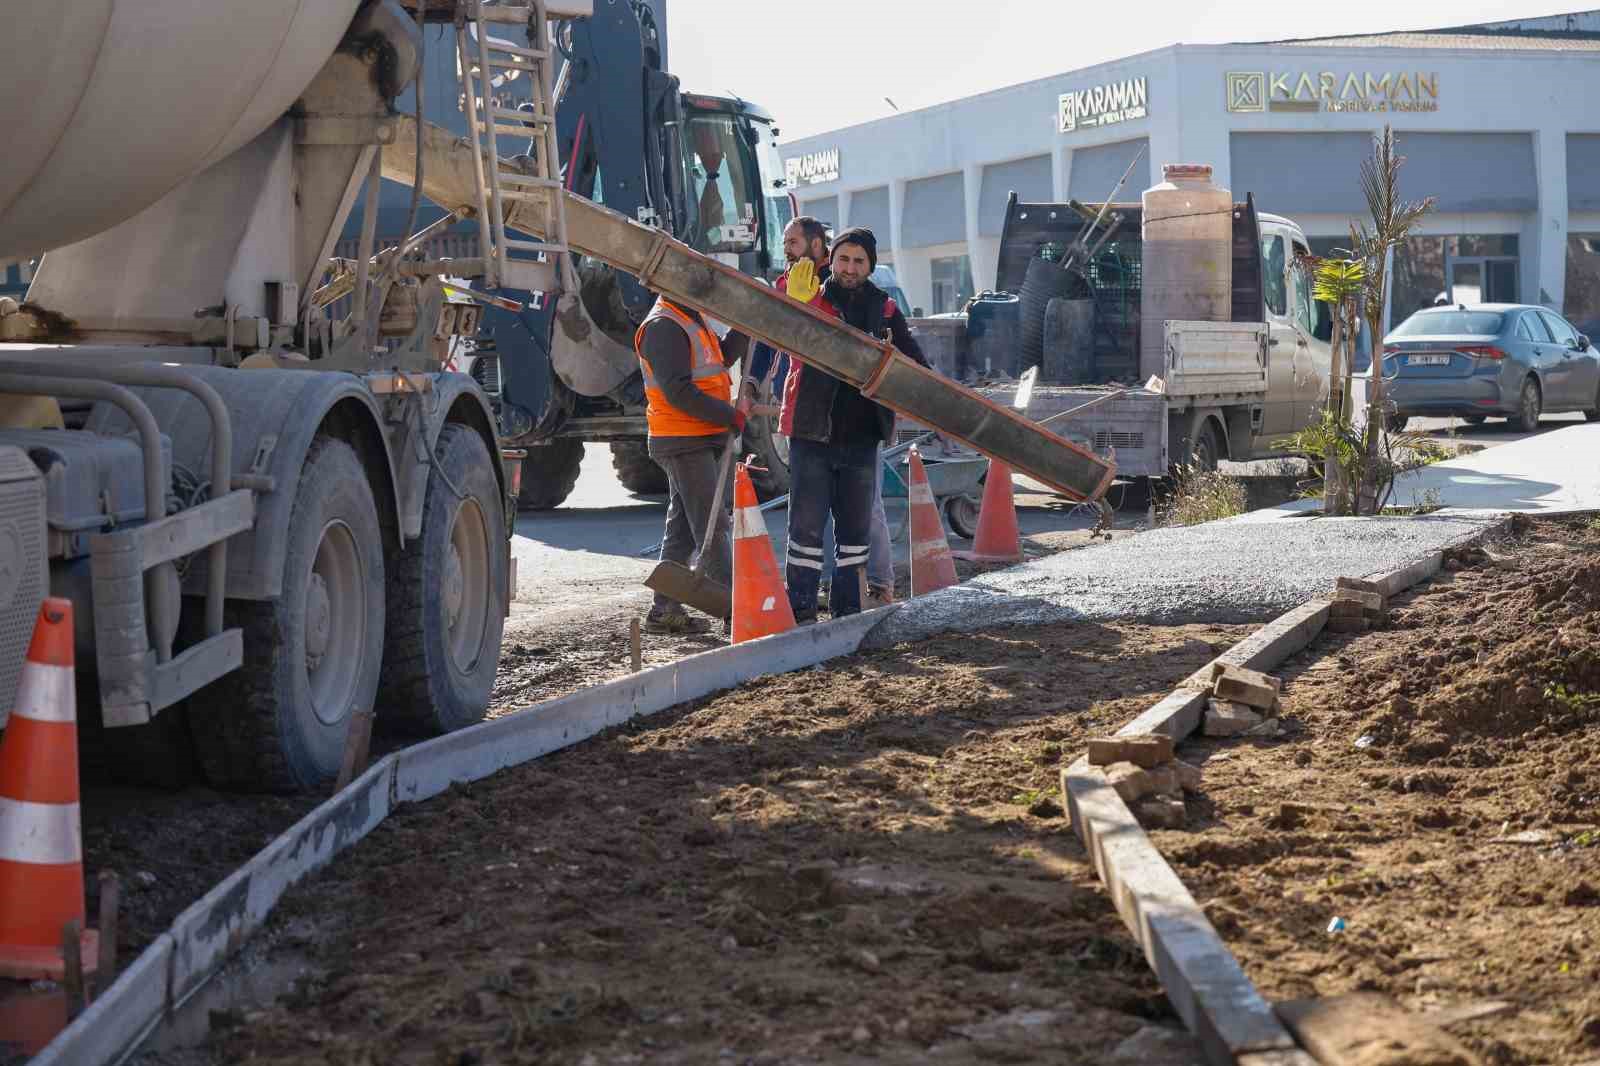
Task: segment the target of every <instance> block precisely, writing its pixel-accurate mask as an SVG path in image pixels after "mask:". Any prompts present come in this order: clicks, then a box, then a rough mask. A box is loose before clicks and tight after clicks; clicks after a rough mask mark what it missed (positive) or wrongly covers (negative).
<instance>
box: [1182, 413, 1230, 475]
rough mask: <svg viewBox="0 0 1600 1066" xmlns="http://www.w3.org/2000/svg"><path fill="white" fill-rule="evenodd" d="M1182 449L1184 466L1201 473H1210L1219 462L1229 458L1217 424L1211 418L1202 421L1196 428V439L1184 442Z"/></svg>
mask: <svg viewBox="0 0 1600 1066" xmlns="http://www.w3.org/2000/svg"><path fill="white" fill-rule="evenodd" d="M1182 449H1183V450H1182V451H1181V452H1180V453H1179V454H1180V455H1182V457H1183V458H1182V460H1181V463H1182V465H1183V466H1187V467H1190V468H1191V469H1193V470H1194V471H1196V472H1200V473H1210V472H1211V471H1213V470H1215V469H1216V468H1217V463H1218V462H1219V461H1221V460H1222V459H1225V458H1227V452H1225V451H1224V450H1223V444H1222V436H1221V434H1219V433H1218V432H1217V424H1216V423H1215V422H1213V421H1212V420H1211V419H1209V418H1202V419H1200V421H1199V423H1198V424H1197V425H1196V426H1195V428H1194V439H1193V440H1185V441H1183V442H1182Z"/></svg>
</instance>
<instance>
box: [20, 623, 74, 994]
mask: <svg viewBox="0 0 1600 1066" xmlns="http://www.w3.org/2000/svg"><path fill="white" fill-rule="evenodd" d="M85 917H86V916H85V908H84V895H83V837H82V833H81V830H80V828H79V817H78V704H77V696H76V694H75V692H74V690H73V678H72V603H71V601H70V600H63V599H56V598H51V599H47V600H45V601H44V603H42V604H40V606H39V618H38V620H37V621H36V622H35V623H34V626H33V641H32V642H31V643H30V644H29V645H28V659H27V662H25V663H24V664H23V666H22V677H21V679H20V680H19V681H18V682H17V699H16V704H15V706H13V707H12V709H11V718H10V720H9V721H8V722H7V723H6V728H5V736H4V737H3V738H0V977H12V978H18V979H23V980H27V979H31V978H35V977H48V978H51V979H54V980H60V979H61V977H62V976H63V973H64V971H65V963H64V961H63V960H62V956H61V932H62V928H63V927H64V926H65V925H66V924H67V923H68V922H69V921H73V920H76V921H77V922H78V927H79V928H80V929H82V928H83V927H84V925H85V924H86V921H85ZM80 949H81V954H82V958H83V969H84V972H85V973H89V972H91V971H92V970H93V969H94V965H95V962H96V958H97V955H98V950H97V949H98V937H97V934H96V933H94V932H93V931H90V930H85V931H84V933H83V939H82V942H81V944H80Z"/></svg>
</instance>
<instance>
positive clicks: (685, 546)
mask: <svg viewBox="0 0 1600 1066" xmlns="http://www.w3.org/2000/svg"><path fill="white" fill-rule="evenodd" d="M705 440H706V444H705V446H704V447H693V448H690V449H688V450H686V451H675V452H673V453H671V454H667V455H663V454H660V452H658V451H652V452H651V458H652V459H654V460H655V461H656V463H657V464H658V465H659V466H660V467H661V469H663V470H665V471H666V472H667V491H668V493H669V496H668V498H667V528H666V531H665V533H664V535H663V536H662V538H661V561H662V562H668V563H681V564H682V565H684V566H689V565H690V562H691V560H692V559H694V558H695V557H696V549H698V550H699V554H701V555H704V557H705V559H706V568H705V575H706V576H707V577H709V578H711V579H712V580H713V581H720V582H722V583H723V584H724V585H731V584H732V583H733V558H732V555H731V554H730V552H729V549H728V514H729V512H728V501H729V500H730V499H731V498H732V491H731V490H729V489H724V490H723V492H722V507H721V511H722V514H721V515H720V516H718V518H717V525H716V529H715V530H714V531H713V532H712V534H711V545H710V547H709V548H707V547H706V546H705V545H703V544H701V543H700V541H701V539H702V538H703V537H704V536H705V535H706V522H707V521H708V520H709V519H710V517H711V498H712V497H713V496H714V495H716V491H717V467H718V464H719V463H721V461H722V448H723V445H724V444H726V443H727V440H728V438H727V437H726V436H718V437H707V438H705ZM708 552H709V554H707V553H708ZM675 602H676V601H674V600H671V599H669V598H667V597H666V596H663V595H662V594H661V593H659V592H658V593H656V597H655V605H656V606H657V607H663V608H664V607H668V606H670V605H671V604H673V603H675Z"/></svg>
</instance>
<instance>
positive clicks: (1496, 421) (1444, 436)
mask: <svg viewBox="0 0 1600 1066" xmlns="http://www.w3.org/2000/svg"><path fill="white" fill-rule="evenodd" d="M1582 422H1583V415H1581V414H1577V413H1573V414H1564V415H1545V416H1544V417H1543V418H1541V419H1539V428H1538V430H1537V431H1536V432H1533V433H1518V432H1517V431H1516V430H1513V429H1512V428H1511V425H1510V423H1508V422H1507V421H1506V420H1505V419H1503V418H1491V419H1489V420H1488V421H1487V422H1485V423H1483V424H1482V425H1481V426H1469V425H1467V424H1466V423H1465V422H1463V421H1462V420H1461V419H1459V418H1413V419H1411V420H1410V421H1409V422H1407V423H1406V432H1407V433H1426V434H1427V435H1428V436H1430V437H1433V438H1435V439H1436V440H1438V441H1440V442H1441V443H1442V444H1444V445H1445V446H1446V447H1450V446H1451V445H1452V443H1453V444H1456V445H1460V444H1477V445H1482V446H1483V447H1485V448H1493V447H1494V446H1495V445H1497V444H1510V443H1511V442H1512V441H1518V440H1526V439H1528V438H1529V437H1533V436H1537V435H1538V434H1539V433H1548V432H1550V431H1551V430H1553V429H1561V428H1563V427H1565V426H1571V425H1578V424H1581V423H1582Z"/></svg>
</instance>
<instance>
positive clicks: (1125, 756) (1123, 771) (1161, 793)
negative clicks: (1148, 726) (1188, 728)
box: [1089, 733, 1200, 829]
mask: <svg viewBox="0 0 1600 1066" xmlns="http://www.w3.org/2000/svg"><path fill="white" fill-rule="evenodd" d="M1089 765H1090V766H1102V767H1104V768H1105V775H1106V782H1107V783H1108V784H1110V785H1111V787H1112V788H1114V789H1116V790H1117V795H1119V796H1121V797H1122V801H1123V802H1124V803H1126V804H1127V805H1128V807H1129V808H1130V809H1131V810H1132V811H1133V813H1134V816H1135V817H1137V818H1138V819H1139V823H1140V824H1141V825H1144V826H1146V827H1147V828H1152V829H1182V828H1183V827H1184V826H1185V825H1186V824H1187V823H1188V813H1187V810H1186V809H1185V807H1184V803H1183V794H1184V793H1185V792H1198V791H1200V769H1199V767H1196V766H1191V765H1189V764H1188V763H1186V762H1184V761H1183V760H1181V759H1178V758H1175V757H1174V756H1173V751H1172V738H1171V737H1169V736H1167V735H1166V734H1164V733H1141V734H1135V735H1131V736H1115V737H1100V738H1097V739H1095V740H1091V741H1089Z"/></svg>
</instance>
